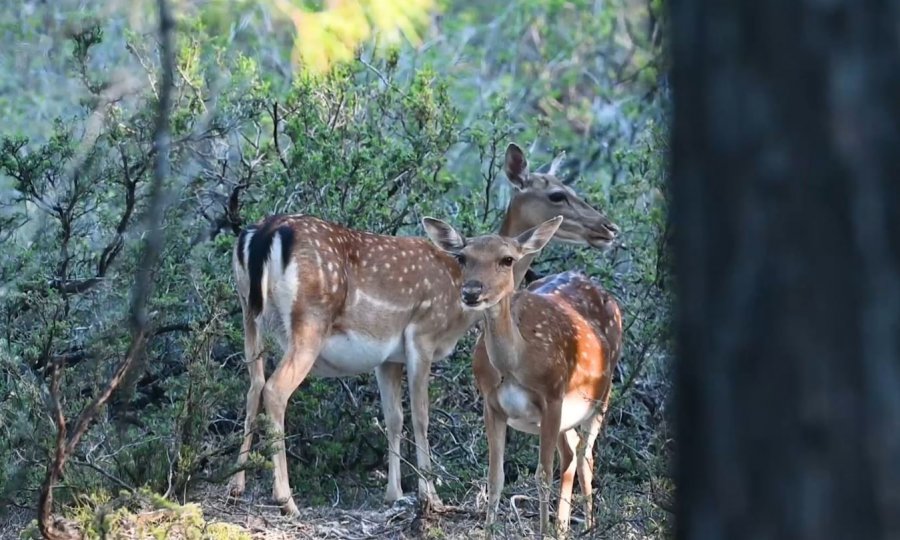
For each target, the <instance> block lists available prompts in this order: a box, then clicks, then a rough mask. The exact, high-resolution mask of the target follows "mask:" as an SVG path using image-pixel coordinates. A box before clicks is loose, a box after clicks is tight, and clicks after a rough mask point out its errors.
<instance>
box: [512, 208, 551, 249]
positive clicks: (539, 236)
mask: <svg viewBox="0 0 900 540" xmlns="http://www.w3.org/2000/svg"><path fill="white" fill-rule="evenodd" d="M562 222H563V217H562V216H556V217H555V218H553V219H550V220H547V221H545V222H543V223H541V224H540V225H538V226H537V227H535V228H533V229H528V230H527V231H525V232H523V233H522V234H520V235H519V236H517V237H516V242H518V243H519V248H520V249H521V250H522V251H523V252H524V253H525V254H526V255H527V254H529V253H536V252H538V251H540V250H542V249H544V246H546V245H547V243H548V242H550V239H551V238H553V235H554V234H556V231H557V229H559V226H560V225H561V224H562Z"/></svg>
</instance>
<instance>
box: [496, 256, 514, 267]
mask: <svg viewBox="0 0 900 540" xmlns="http://www.w3.org/2000/svg"><path fill="white" fill-rule="evenodd" d="M514 262H516V260H515V259H513V258H512V257H509V256H507V257H503V258H502V259H500V265H501V266H512V265H513V263H514Z"/></svg>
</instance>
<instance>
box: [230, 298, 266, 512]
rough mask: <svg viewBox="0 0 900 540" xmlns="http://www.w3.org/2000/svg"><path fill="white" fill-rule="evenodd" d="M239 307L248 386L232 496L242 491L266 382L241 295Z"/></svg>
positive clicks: (258, 343) (257, 338)
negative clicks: (245, 467)
mask: <svg viewBox="0 0 900 540" xmlns="http://www.w3.org/2000/svg"><path fill="white" fill-rule="evenodd" d="M241 307H242V310H243V312H244V362H246V363H247V369H248V370H249V371H250V388H249V389H248V390H247V415H246V416H245V417H244V439H243V441H241V449H240V452H238V459H237V466H238V469H239V470H238V471H237V472H236V473H234V475H233V476H232V477H231V481H230V482H229V485H228V492H229V494H230V495H231V496H232V497H240V496H241V495H242V494H243V493H244V487H245V474H244V470H243V466H244V464H246V463H247V456H248V455H249V454H250V446H251V445H252V444H253V430H254V427H255V426H254V424H256V415H257V413H259V405H260V398H261V397H262V390H263V386H264V385H265V384H266V373H265V365H264V363H263V357H262V347H261V341H262V336H261V335H260V331H259V327H258V326H257V324H256V320H255V319H254V318H253V317H252V316H251V315H249V313H248V311H247V307H246V305H245V302H244V301H243V297H242V298H241Z"/></svg>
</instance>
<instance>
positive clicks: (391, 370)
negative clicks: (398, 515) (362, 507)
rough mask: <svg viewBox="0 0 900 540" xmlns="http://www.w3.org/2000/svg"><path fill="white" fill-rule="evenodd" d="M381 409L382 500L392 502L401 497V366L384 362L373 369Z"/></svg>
mask: <svg viewBox="0 0 900 540" xmlns="http://www.w3.org/2000/svg"><path fill="white" fill-rule="evenodd" d="M375 378H376V379H377V381H378V391H379V393H380V394H381V409H382V411H383V412H384V423H385V429H386V431H387V439H388V479H387V480H388V482H387V491H385V494H384V500H385V501H387V502H394V501H396V500H397V499H399V498H400V497H402V496H403V489H402V487H401V485H400V436H401V435H402V433H403V404H402V401H401V400H402V394H401V392H402V389H401V387H400V384H401V383H402V382H403V364H396V363H393V362H385V363H383V364H381V365H380V366H378V367H377V368H375Z"/></svg>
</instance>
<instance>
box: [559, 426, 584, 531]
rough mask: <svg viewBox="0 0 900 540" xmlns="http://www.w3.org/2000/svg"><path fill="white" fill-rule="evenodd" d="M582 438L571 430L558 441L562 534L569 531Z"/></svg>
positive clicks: (560, 523)
mask: <svg viewBox="0 0 900 540" xmlns="http://www.w3.org/2000/svg"><path fill="white" fill-rule="evenodd" d="M579 439H580V437H579V436H578V432H576V431H575V430H574V429H570V430H568V431H566V432H565V433H560V434H559V437H558V439H557V441H556V447H557V449H558V450H559V470H560V486H559V509H558V510H557V518H556V524H557V527H558V528H559V532H560V533H561V534H565V533H566V531H568V530H569V518H570V517H571V515H572V487H573V485H574V484H575V468H576V465H577V464H578V461H577V460H576V459H575V451H576V449H577V448H578V443H579Z"/></svg>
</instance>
